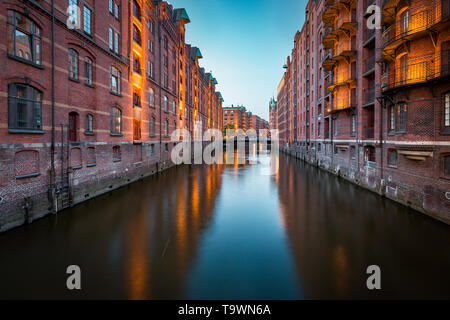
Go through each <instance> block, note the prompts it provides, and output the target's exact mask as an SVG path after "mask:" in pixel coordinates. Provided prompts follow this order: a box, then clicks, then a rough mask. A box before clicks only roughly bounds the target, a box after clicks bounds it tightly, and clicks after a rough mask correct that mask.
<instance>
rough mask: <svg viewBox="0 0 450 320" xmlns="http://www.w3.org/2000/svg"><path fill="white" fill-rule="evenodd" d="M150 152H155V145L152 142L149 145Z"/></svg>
mask: <svg viewBox="0 0 450 320" xmlns="http://www.w3.org/2000/svg"><path fill="white" fill-rule="evenodd" d="M150 153H151V154H155V145H154V144H152V145H150Z"/></svg>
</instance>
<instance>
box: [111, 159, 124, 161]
mask: <svg viewBox="0 0 450 320" xmlns="http://www.w3.org/2000/svg"><path fill="white" fill-rule="evenodd" d="M120 161H122V160H121V159H113V162H120Z"/></svg>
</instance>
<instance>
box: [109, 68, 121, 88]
mask: <svg viewBox="0 0 450 320" xmlns="http://www.w3.org/2000/svg"><path fill="white" fill-rule="evenodd" d="M120 85H121V74H120V71H119V70H117V68H115V67H111V92H112V93H115V94H120V93H121V91H120V90H121V86H120Z"/></svg>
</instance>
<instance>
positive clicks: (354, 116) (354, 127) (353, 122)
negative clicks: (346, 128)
mask: <svg viewBox="0 0 450 320" xmlns="http://www.w3.org/2000/svg"><path fill="white" fill-rule="evenodd" d="M351 133H352V134H355V133H356V115H352V128H351Z"/></svg>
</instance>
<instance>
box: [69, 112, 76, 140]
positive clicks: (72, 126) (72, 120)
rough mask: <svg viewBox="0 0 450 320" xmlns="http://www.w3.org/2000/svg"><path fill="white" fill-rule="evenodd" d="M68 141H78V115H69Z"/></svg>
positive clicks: (74, 113)
mask: <svg viewBox="0 0 450 320" xmlns="http://www.w3.org/2000/svg"><path fill="white" fill-rule="evenodd" d="M69 141H71V142H76V141H78V113H76V112H71V113H69Z"/></svg>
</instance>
